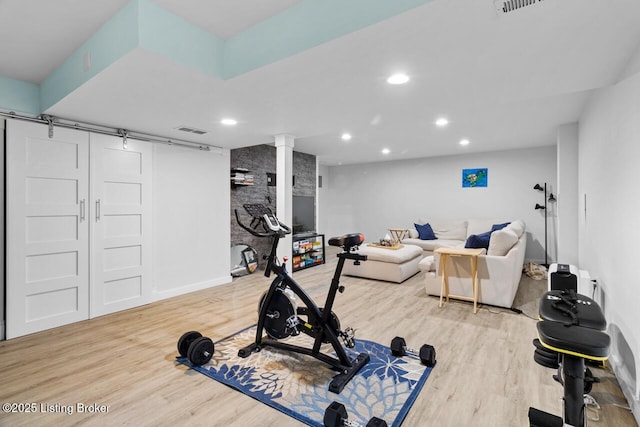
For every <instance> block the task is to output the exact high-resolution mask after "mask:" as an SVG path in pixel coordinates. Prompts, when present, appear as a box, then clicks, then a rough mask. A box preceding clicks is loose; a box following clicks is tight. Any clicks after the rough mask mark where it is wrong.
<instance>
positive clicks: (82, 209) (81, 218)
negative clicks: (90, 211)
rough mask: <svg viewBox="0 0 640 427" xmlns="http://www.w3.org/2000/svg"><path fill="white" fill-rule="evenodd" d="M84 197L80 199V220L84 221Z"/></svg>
mask: <svg viewBox="0 0 640 427" xmlns="http://www.w3.org/2000/svg"><path fill="white" fill-rule="evenodd" d="M84 202H85V199H82V200H80V222H82V221H84V219H85V216H84V215H85V210H84V209H85V205H84Z"/></svg>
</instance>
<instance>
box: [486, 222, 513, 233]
mask: <svg viewBox="0 0 640 427" xmlns="http://www.w3.org/2000/svg"><path fill="white" fill-rule="evenodd" d="M509 224H511V223H510V222H503V223H502V224H493V225H492V226H491V231H498V230H502V229H503V228H505V227H506V226H507V225H509Z"/></svg>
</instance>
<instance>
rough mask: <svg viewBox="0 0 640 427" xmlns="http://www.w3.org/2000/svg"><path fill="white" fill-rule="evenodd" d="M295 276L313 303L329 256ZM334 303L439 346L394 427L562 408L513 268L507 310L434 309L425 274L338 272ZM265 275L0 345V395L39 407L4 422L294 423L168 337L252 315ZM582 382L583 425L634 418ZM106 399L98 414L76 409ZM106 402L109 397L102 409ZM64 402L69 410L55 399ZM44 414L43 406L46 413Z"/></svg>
mask: <svg viewBox="0 0 640 427" xmlns="http://www.w3.org/2000/svg"><path fill="white" fill-rule="evenodd" d="M329 259H330V261H329V262H328V263H327V264H326V265H324V266H318V267H314V268H311V269H308V270H304V271H300V272H297V273H295V274H294V278H295V279H296V280H297V281H298V282H299V283H300V284H302V285H303V287H304V288H305V289H306V290H307V291H308V292H309V293H310V294H311V295H312V296H313V297H314V298H315V299H316V301H317V302H320V301H323V300H324V297H325V294H326V291H327V289H328V285H329V282H330V279H331V275H332V269H333V267H334V261H333V260H334V259H335V258H334V257H331V256H330V257H329ZM342 283H343V284H344V285H345V287H346V290H345V292H344V293H343V294H338V296H337V299H336V304H335V307H334V311H335V312H336V313H337V314H338V316H339V318H340V322H341V324H342V326H343V327H345V326H352V327H354V328H356V329H357V332H356V338H357V337H361V338H363V339H369V340H373V341H377V342H380V343H388V342H390V341H391V339H392V338H393V337H394V336H396V335H401V336H404V337H405V339H406V340H407V344H408V345H409V346H411V347H419V346H420V345H421V344H423V343H429V344H431V345H433V346H435V348H436V351H437V359H438V363H437V365H436V367H435V369H434V370H433V372H432V374H431V376H430V377H429V379H428V381H427V383H426V385H425V387H424V388H423V390H422V392H421V393H420V395H419V396H418V398H417V400H416V402H415V404H414V405H413V407H412V408H411V410H410V411H409V414H408V415H407V417H406V419H405V422H404V424H403V426H430V425H433V426H491V427H495V426H526V425H528V421H527V411H528V408H529V406H534V407H536V408H538V409H542V410H545V411H548V412H551V413H555V414H558V415H560V414H561V400H560V399H561V396H562V388H561V386H560V385H559V384H558V383H556V382H555V381H553V379H552V378H551V376H552V374H554V371H552V370H550V369H546V368H543V367H541V366H539V365H537V364H536V363H535V362H534V361H533V350H534V347H533V345H532V343H531V341H532V339H533V338H534V337H535V330H536V329H535V323H536V322H535V320H534V319H535V318H536V317H537V299H538V296H539V295H540V294H541V292H543V290H544V287H545V283H544V282H536V281H533V280H531V279H527V278H525V279H523V281H522V282H521V285H520V291H519V293H518V295H517V297H516V304H515V306H516V307H519V308H521V309H522V310H523V312H524V313H523V314H516V313H514V312H511V311H509V310H503V309H499V308H495V307H486V306H485V307H482V308H481V309H480V310H479V312H478V313H477V314H475V315H474V314H473V313H472V307H471V305H470V303H463V302H451V303H449V304H448V305H446V306H445V307H443V308H438V300H437V298H434V297H430V296H427V295H426V293H425V291H424V286H423V277H422V273H419V274H418V275H416V276H414V277H412V278H411V279H409V280H407V281H406V282H404V283H402V284H392V283H386V282H378V281H371V280H365V279H359V278H351V277H344V278H343V281H342ZM268 284H269V280H268V279H266V278H265V277H264V276H262V275H261V274H259V273H254V274H253V275H251V276H247V277H244V278H239V279H235V280H234V281H233V283H229V284H226V285H222V286H218V287H215V288H212V289H207V290H204V291H200V292H195V293H191V294H188V295H184V296H180V297H176V298H172V299H169V300H165V301H160V302H157V303H154V304H150V305H148V306H145V307H140V308H137V309H133V310H128V311H126V312H121V313H117V314H113V315H108V316H104V317H100V318H97V319H92V320H89V321H85V322H80V323H77V324H73V325H69V326H65V327H60V328H57V329H53V330H50V331H45V332H41V333H38V334H33V335H30V336H26V337H22V338H17V339H13V340H9V341H4V342H0V403H7V402H13V403H16V404H25V403H34V404H35V410H36V411H35V413H5V412H4V411H3V412H0V426H12V427H13V426H49V425H51V426H54V425H55V426H72V425H91V426H93V425H95V426H104V425H109V426H114V425H131V426H177V425H189V426H297V425H299V423H298V422H296V421H295V420H293V419H292V418H290V417H288V416H286V415H284V414H282V413H280V412H278V411H276V410H274V409H271V408H269V407H267V406H266V405H263V404H261V403H259V402H257V401H255V400H253V399H251V398H249V397H247V396H245V395H243V394H241V393H239V392H236V391H234V390H232V389H230V388H228V387H226V386H224V385H222V384H219V383H217V382H216V381H213V380H211V379H209V378H207V377H205V376H204V375H201V374H199V373H197V372H193V371H190V370H188V369H186V368H185V367H184V366H182V365H179V364H176V363H175V356H176V354H177V351H176V340H177V339H178V337H179V336H180V335H181V334H182V333H183V332H185V331H187V330H192V329H197V330H199V331H201V332H202V333H203V334H204V335H207V336H210V337H211V338H212V339H213V340H214V341H215V340H217V339H220V338H223V337H225V336H227V335H229V334H232V333H234V332H236V331H238V330H240V329H242V328H244V327H246V326H249V325H251V324H253V323H255V321H256V320H257V304H258V300H259V297H260V295H261V294H262V292H263V291H264V290H265V289H266V288H267V287H268ZM592 370H593V371H594V374H595V375H598V376H600V377H601V379H602V383H600V384H596V385H595V386H594V388H593V392H592V393H591V394H592V395H593V397H595V398H596V400H597V401H598V402H599V404H600V406H601V409H600V411H598V412H594V411H590V412H589V415H590V416H591V417H595V416H598V417H599V419H600V420H599V421H590V423H589V425H590V426H616V427H617V426H636V425H637V424H636V422H635V420H634V418H633V416H632V415H631V413H630V412H629V410H628V408H627V409H625V408H626V407H627V403H626V401H625V399H624V397H623V396H622V394H621V392H620V388H619V386H618V383H617V382H616V380H615V377H614V376H613V375H612V374H611V373H610V372H609V371H608V370H605V369H598V368H593V369H592ZM78 404H82V405H85V408H86V409H98V410H100V409H103V410H104V409H107V412H106V413H96V412H92V413H89V412H86V411H85V412H84V413H78V406H77V405H78ZM100 405H106V406H100ZM68 409H72V410H73V413H72V414H68V413H66V412H65V410H68ZM43 411H47V412H44V413H43Z"/></svg>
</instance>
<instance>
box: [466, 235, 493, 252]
mask: <svg viewBox="0 0 640 427" xmlns="http://www.w3.org/2000/svg"><path fill="white" fill-rule="evenodd" d="M490 238H491V231H487V232H486V233H480V234H472V235H471V236H469V237H468V238H467V241H466V242H465V244H464V247H465V248H474V249H480V248H484V249H489V239H490Z"/></svg>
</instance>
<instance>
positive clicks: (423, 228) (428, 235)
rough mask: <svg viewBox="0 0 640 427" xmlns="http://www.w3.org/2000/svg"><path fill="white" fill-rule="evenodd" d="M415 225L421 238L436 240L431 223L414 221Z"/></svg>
mask: <svg viewBox="0 0 640 427" xmlns="http://www.w3.org/2000/svg"><path fill="white" fill-rule="evenodd" d="M413 225H415V227H416V230H417V231H418V237H419V238H420V239H421V240H436V235H435V234H434V232H433V229H432V228H431V225H430V224H424V225H419V224H415V223H414V224H413Z"/></svg>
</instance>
